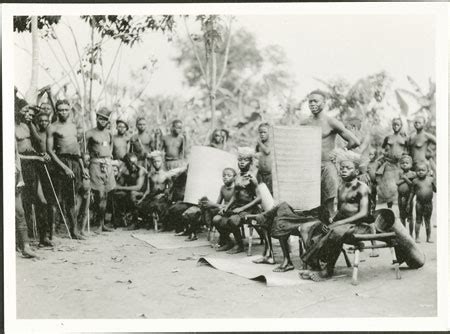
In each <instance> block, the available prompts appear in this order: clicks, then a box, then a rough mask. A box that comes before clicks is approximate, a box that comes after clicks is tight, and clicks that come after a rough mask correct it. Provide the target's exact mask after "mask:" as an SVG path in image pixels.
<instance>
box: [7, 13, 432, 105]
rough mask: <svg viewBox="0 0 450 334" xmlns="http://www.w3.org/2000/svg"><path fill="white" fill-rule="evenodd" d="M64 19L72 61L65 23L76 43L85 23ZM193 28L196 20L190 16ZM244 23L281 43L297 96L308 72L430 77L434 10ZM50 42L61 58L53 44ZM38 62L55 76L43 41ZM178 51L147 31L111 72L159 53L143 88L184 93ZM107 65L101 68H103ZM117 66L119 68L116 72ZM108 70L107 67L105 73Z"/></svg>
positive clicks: (22, 62) (22, 75)
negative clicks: (139, 42)
mask: <svg viewBox="0 0 450 334" xmlns="http://www.w3.org/2000/svg"><path fill="white" fill-rule="evenodd" d="M63 22H64V24H59V25H58V26H57V28H56V31H57V33H58V36H59V37H60V39H61V41H62V44H63V46H64V48H65V49H66V51H67V57H68V58H69V60H70V61H71V62H75V61H76V60H77V53H76V49H75V48H74V43H73V40H72V35H71V34H70V31H69V29H68V25H67V24H69V25H70V26H71V27H72V29H73V31H74V33H75V35H76V37H77V40H78V44H79V45H80V46H84V45H86V44H87V43H89V38H90V34H89V28H88V26H87V24H85V23H84V22H82V21H81V20H80V19H79V18H78V17H75V16H73V17H68V16H65V17H63ZM189 26H190V27H191V29H192V31H193V30H194V29H195V26H194V23H190V24H189ZM239 27H243V28H245V29H247V30H248V31H250V32H252V33H253V34H254V35H255V37H256V40H257V43H258V45H259V46H261V47H264V46H266V45H270V44H277V45H280V46H281V47H282V48H284V50H285V52H286V54H287V58H288V60H289V64H290V69H291V71H292V74H293V75H294V77H295V79H296V82H297V86H296V87H294V92H295V94H298V96H299V97H300V98H302V97H303V96H304V95H305V94H307V92H309V91H311V90H313V89H316V88H321V87H322V86H321V84H320V83H319V82H317V81H316V80H315V79H314V78H321V79H332V78H336V77H342V78H344V79H347V80H349V81H350V82H354V81H356V80H357V79H359V78H361V77H364V76H367V75H370V74H373V73H376V72H379V71H382V70H386V71H387V72H388V73H389V74H390V75H391V76H392V77H393V78H394V87H395V88H398V87H402V88H406V89H410V88H411V86H410V85H409V83H408V81H407V80H406V76H407V75H410V76H411V77H413V78H414V79H415V80H416V81H417V82H418V84H419V85H420V86H421V87H422V88H423V90H424V91H427V89H428V78H430V77H431V78H432V79H434V78H435V25H434V21H433V17H431V16H426V15H359V16H356V15H354V16H348V15H290V16H288V15H284V16H275V15H259V16H236V20H235V22H234V24H233V28H234V29H238V28H239ZM186 36H187V35H186V31H185V29H184V26H183V24H182V23H181V22H179V24H178V26H177V29H176V33H175V34H174V36H173V37H174V39H176V38H178V37H181V38H185V37H186ZM15 44H16V46H15V63H14V69H15V85H16V86H17V87H18V88H19V90H20V91H22V92H25V91H26V90H27V89H28V86H29V80H30V76H31V57H30V55H29V54H28V53H27V52H25V51H24V50H23V49H22V48H25V49H27V50H31V36H30V34H28V33H25V34H16V37H15ZM117 45H118V44H117V43H116V42H115V41H111V42H109V43H108V44H107V45H105V48H104V58H105V64H107V66H106V67H105V68H106V69H108V68H109V65H108V64H110V63H111V62H112V59H113V57H114V54H115V52H116V48H117ZM52 46H53V49H54V50H55V52H57V53H58V54H59V55H60V56H59V58H61V59H63V60H64V56H63V55H62V53H60V51H59V49H58V46H57V44H56V43H55V42H52ZM40 48H41V62H42V63H43V65H44V66H46V67H48V68H49V69H50V71H51V72H52V75H53V76H54V77H55V78H59V77H60V75H61V74H62V72H61V70H60V67H59V65H58V63H57V62H56V61H55V58H54V57H53V55H52V53H51V51H50V50H49V48H48V45H47V43H46V42H45V41H41V45H40ZM176 54H177V50H176V49H175V47H174V45H173V43H170V42H168V39H167V36H164V35H162V34H161V33H148V34H146V35H145V37H144V39H143V42H142V43H141V44H140V45H137V46H135V47H133V48H131V49H130V48H122V51H121V52H120V53H119V56H118V57H119V59H120V62H118V64H119V63H120V71H119V72H117V71H116V69H114V70H113V72H112V73H114V74H113V75H114V76H115V80H116V79H117V78H118V80H119V81H120V82H121V83H123V84H127V82H129V80H130V79H129V72H130V70H132V69H134V70H135V69H138V68H139V67H140V66H142V64H144V63H145V61H146V59H148V58H149V57H154V58H156V59H157V60H158V62H157V69H156V70H155V72H154V74H153V76H152V78H151V81H150V84H149V85H148V87H147V88H146V90H145V94H146V95H150V96H151V95H154V94H162V95H174V94H181V95H183V96H185V97H189V95H190V94H192V91H191V90H189V89H187V87H185V86H183V76H182V72H181V69H179V68H178V67H177V66H176V64H175V63H174V62H173V60H172V58H173V57H174V56H175V55H176ZM105 71H107V70H105ZM116 73H119V75H118V76H117V74H116ZM105 75H106V74H105ZM50 82H51V80H50V79H49V78H48V76H47V75H46V74H45V72H44V71H42V70H41V71H40V74H39V86H44V85H46V84H48V83H50Z"/></svg>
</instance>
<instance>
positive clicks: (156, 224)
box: [152, 212, 159, 232]
mask: <svg viewBox="0 0 450 334" xmlns="http://www.w3.org/2000/svg"><path fill="white" fill-rule="evenodd" d="M152 218H153V226H154V228H155V232H158V220H159V219H158V218H159V217H158V214H157V213H156V212H153V214H152Z"/></svg>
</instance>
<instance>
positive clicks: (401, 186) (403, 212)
mask: <svg viewBox="0 0 450 334" xmlns="http://www.w3.org/2000/svg"><path fill="white" fill-rule="evenodd" d="M400 168H401V171H400V179H399V180H398V181H397V189H398V210H399V211H400V220H401V222H402V224H403V226H405V227H406V220H408V224H409V234H410V235H411V236H412V235H413V230H414V222H413V220H412V202H409V200H410V199H411V198H410V197H411V192H412V181H413V179H414V178H415V177H416V173H415V172H414V171H412V170H411V169H412V158H411V156H409V155H406V154H405V155H403V156H402V157H401V158H400Z"/></svg>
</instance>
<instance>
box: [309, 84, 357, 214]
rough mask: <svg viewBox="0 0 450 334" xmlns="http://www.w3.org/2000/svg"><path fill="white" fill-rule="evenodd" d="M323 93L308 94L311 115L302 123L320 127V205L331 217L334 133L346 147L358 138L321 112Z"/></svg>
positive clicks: (335, 182) (335, 183)
mask: <svg viewBox="0 0 450 334" xmlns="http://www.w3.org/2000/svg"><path fill="white" fill-rule="evenodd" d="M325 99H326V96H325V93H323V92H322V91H319V90H315V91H313V92H311V93H310V94H309V96H308V103H309V109H310V110H311V116H310V117H309V118H308V119H307V120H305V121H304V122H302V125H310V126H320V127H321V128H322V172H321V187H320V188H321V189H320V192H321V205H322V208H323V209H326V210H327V211H328V215H329V216H330V217H331V216H333V215H334V199H335V197H336V195H337V189H338V175H337V170H336V167H335V165H334V164H333V163H332V162H331V160H330V153H331V151H333V150H334V148H335V139H336V135H339V136H341V137H342V138H343V139H344V140H346V141H347V149H349V150H350V149H353V148H355V147H358V146H359V144H360V143H359V140H358V138H356V136H355V135H354V134H352V133H351V132H350V131H349V130H347V129H346V128H345V127H344V125H343V124H342V123H341V122H339V121H338V120H336V119H334V118H331V117H329V116H327V115H326V114H325V113H323V112H322V111H323V109H324V107H325Z"/></svg>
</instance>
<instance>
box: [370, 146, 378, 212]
mask: <svg viewBox="0 0 450 334" xmlns="http://www.w3.org/2000/svg"><path fill="white" fill-rule="evenodd" d="M379 167H380V162H379V160H378V156H377V149H376V148H375V147H370V149H369V163H368V164H367V175H368V176H369V178H370V181H371V187H370V205H371V208H370V209H371V212H373V211H375V208H376V206H377V175H376V172H377V170H378V168H379Z"/></svg>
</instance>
